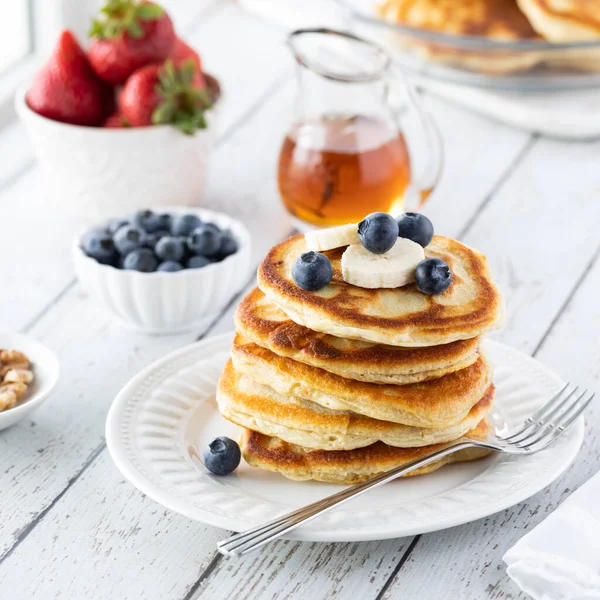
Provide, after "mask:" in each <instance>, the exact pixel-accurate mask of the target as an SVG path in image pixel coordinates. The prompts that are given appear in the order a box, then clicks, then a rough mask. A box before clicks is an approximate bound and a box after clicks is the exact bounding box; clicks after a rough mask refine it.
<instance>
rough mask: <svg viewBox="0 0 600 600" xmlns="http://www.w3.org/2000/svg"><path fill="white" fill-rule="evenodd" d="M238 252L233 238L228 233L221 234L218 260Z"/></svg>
mask: <svg viewBox="0 0 600 600" xmlns="http://www.w3.org/2000/svg"><path fill="white" fill-rule="evenodd" d="M237 251H238V243H237V240H236V239H235V238H234V237H233V234H232V233H231V232H230V231H226V232H224V233H223V236H222V237H221V245H220V247H219V252H218V254H219V258H225V257H226V256H230V255H231V254H235V253H236V252H237Z"/></svg>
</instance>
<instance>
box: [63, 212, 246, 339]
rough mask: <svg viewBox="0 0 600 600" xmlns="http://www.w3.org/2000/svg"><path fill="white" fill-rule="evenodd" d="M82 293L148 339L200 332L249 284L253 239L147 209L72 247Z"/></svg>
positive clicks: (214, 216)
mask: <svg viewBox="0 0 600 600" xmlns="http://www.w3.org/2000/svg"><path fill="white" fill-rule="evenodd" d="M73 251H74V257H75V270H76V273H77V277H78V279H79V281H80V283H81V285H82V287H83V288H84V289H85V290H86V291H87V292H88V293H89V294H90V295H92V296H94V297H96V298H97V299H98V300H99V301H100V303H101V304H103V305H104V307H105V308H106V309H107V310H108V312H109V313H110V314H111V315H113V316H114V317H116V318H117V319H118V320H119V321H121V322H122V323H124V324H126V325H128V326H129V327H132V328H134V329H137V330H138V331H143V332H146V333H156V334H160V333H176V332H179V331H185V330H189V329H193V328H196V327H202V326H203V325H204V324H206V323H208V322H209V321H210V320H212V319H214V317H215V316H217V315H218V314H219V312H220V311H221V310H222V309H223V308H224V307H225V306H226V305H227V303H228V302H229V301H230V300H231V298H232V297H233V296H234V294H236V293H237V292H238V291H239V290H240V289H241V287H242V286H243V284H244V283H245V282H246V280H247V278H248V276H249V275H250V272H249V261H250V234H249V232H248V230H247V229H246V228H245V227H244V225H242V223H240V222H239V221H237V220H235V219H232V218H231V217H229V216H227V215H225V214H223V213H218V212H214V211H211V210H205V209H190V208H189V207H178V208H175V207H172V206H170V207H169V208H168V209H165V210H159V209H153V210H150V209H147V210H140V211H137V212H136V213H135V214H133V215H131V216H129V217H125V218H117V219H111V220H110V221H109V222H106V223H100V224H99V225H98V226H96V227H93V228H91V229H89V230H87V231H85V232H84V233H83V234H82V235H81V236H78V237H77V238H76V240H75V242H74V248H73Z"/></svg>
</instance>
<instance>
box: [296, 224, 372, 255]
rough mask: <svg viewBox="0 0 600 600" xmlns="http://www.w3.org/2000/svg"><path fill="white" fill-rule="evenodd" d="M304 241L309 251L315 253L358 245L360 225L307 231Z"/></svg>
mask: <svg viewBox="0 0 600 600" xmlns="http://www.w3.org/2000/svg"><path fill="white" fill-rule="evenodd" d="M304 241H305V242H306V245H307V246H308V249H309V250H314V251H315V252H323V251H324V250H333V249H334V248H341V247H342V246H349V245H350V244H357V243H358V242H360V239H359V238H358V223H351V224H350V225H340V226H339V227H329V228H328V229H317V230H315V231H307V232H306V233H305V234H304Z"/></svg>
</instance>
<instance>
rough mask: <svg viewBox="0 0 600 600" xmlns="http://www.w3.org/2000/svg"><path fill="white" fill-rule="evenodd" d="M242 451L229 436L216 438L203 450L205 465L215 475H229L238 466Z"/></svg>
mask: <svg viewBox="0 0 600 600" xmlns="http://www.w3.org/2000/svg"><path fill="white" fill-rule="evenodd" d="M241 458H242V453H241V452H240V447H239V446H238V445H237V443H236V442H234V441H233V440H232V439H230V438H228V437H218V438H215V439H214V440H213V441H212V442H210V444H208V446H207V447H206V448H205V449H204V451H203V452H202V462H203V463H204V466H205V467H206V468H207V469H208V470H209V471H210V472H211V473H214V474H215V475H229V473H233V471H235V470H236V469H237V468H238V465H239V464H240V460H241Z"/></svg>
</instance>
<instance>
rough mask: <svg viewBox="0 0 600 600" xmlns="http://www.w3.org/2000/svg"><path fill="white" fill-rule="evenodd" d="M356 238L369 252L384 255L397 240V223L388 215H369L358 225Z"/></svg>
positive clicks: (379, 213)
mask: <svg viewBox="0 0 600 600" xmlns="http://www.w3.org/2000/svg"><path fill="white" fill-rule="evenodd" d="M358 238H359V239H360V243H361V244H362V245H363V246H364V247H365V248H366V249H367V250H368V251H369V252H373V254H384V253H386V252H387V251H388V250H391V249H392V246H393V245H394V244H395V243H396V240H397V239H398V223H396V219H394V217H392V215H388V213H384V212H374V213H371V214H370V215H367V216H366V217H365V218H364V219H363V220H362V221H361V222H360V223H359V224H358Z"/></svg>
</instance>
